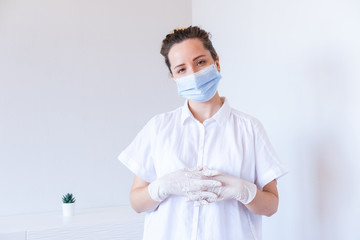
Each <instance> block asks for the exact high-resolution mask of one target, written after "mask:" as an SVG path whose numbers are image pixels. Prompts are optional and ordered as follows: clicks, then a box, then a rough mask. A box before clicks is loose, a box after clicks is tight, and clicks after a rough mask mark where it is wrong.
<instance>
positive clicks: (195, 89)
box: [175, 64, 221, 102]
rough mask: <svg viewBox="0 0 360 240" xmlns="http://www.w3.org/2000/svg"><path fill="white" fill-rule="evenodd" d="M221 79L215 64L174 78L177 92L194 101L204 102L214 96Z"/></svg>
mask: <svg viewBox="0 0 360 240" xmlns="http://www.w3.org/2000/svg"><path fill="white" fill-rule="evenodd" d="M220 79H221V74H220V73H219V72H218V70H217V68H216V66H215V64H212V65H210V66H208V67H206V68H204V69H202V70H200V71H198V72H196V73H193V74H190V75H187V76H185V77H181V78H178V79H176V80H175V81H176V84H177V87H178V94H179V96H182V97H184V98H187V99H191V100H194V101H196V102H206V101H209V100H210V99H211V98H212V97H214V95H215V93H216V90H217V86H218V84H219V81H220Z"/></svg>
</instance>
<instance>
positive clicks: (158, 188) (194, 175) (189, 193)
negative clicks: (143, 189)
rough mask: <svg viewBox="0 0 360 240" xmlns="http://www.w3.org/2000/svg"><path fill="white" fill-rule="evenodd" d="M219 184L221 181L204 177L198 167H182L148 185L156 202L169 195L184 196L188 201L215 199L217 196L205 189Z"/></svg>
mask: <svg viewBox="0 0 360 240" xmlns="http://www.w3.org/2000/svg"><path fill="white" fill-rule="evenodd" d="M217 186H221V182H219V181H217V180H211V179H208V178H207V177H204V176H203V175H202V173H201V171H200V170H199V169H184V170H178V171H175V172H172V173H169V174H167V175H165V176H163V177H161V178H159V179H156V180H155V181H153V182H152V183H150V184H149V186H148V191H149V194H150V197H151V198H152V199H153V200H154V201H157V202H161V201H163V200H165V199H166V198H167V197H169V196H170V195H179V196H186V197H187V199H188V201H201V202H202V204H205V202H204V201H202V200H205V199H208V198H211V199H215V198H216V197H217V196H216V194H214V193H212V192H207V189H209V188H211V189H213V188H215V187H217Z"/></svg>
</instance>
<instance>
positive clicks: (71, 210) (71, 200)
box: [62, 193, 76, 217]
mask: <svg viewBox="0 0 360 240" xmlns="http://www.w3.org/2000/svg"><path fill="white" fill-rule="evenodd" d="M75 201H76V199H75V197H74V196H73V194H72V193H67V194H66V195H63V197H62V202H63V205H62V206H63V215H64V216H66V217H68V216H74V214H75Z"/></svg>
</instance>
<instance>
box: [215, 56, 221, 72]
mask: <svg viewBox="0 0 360 240" xmlns="http://www.w3.org/2000/svg"><path fill="white" fill-rule="evenodd" d="M215 65H216V69H217V70H218V72H220V62H219V56H216V60H215Z"/></svg>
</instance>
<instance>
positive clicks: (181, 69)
mask: <svg viewBox="0 0 360 240" xmlns="http://www.w3.org/2000/svg"><path fill="white" fill-rule="evenodd" d="M184 71H185V68H180V69H179V70H178V71H177V73H178V74H180V73H183V72H184Z"/></svg>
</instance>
